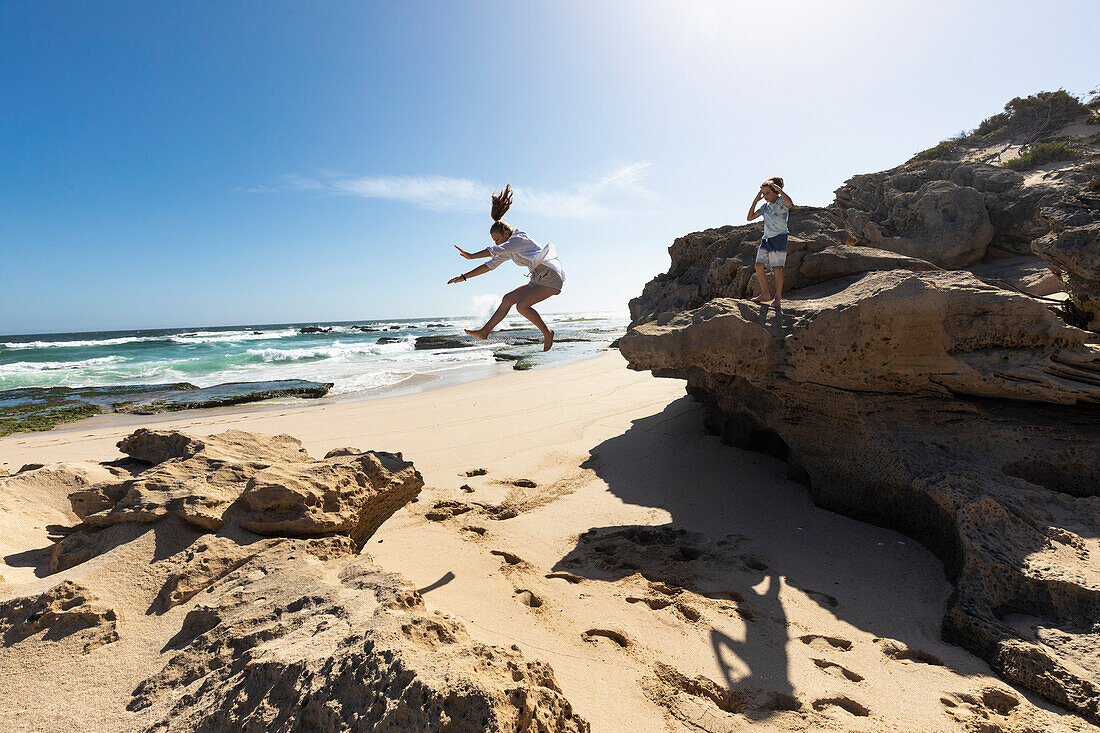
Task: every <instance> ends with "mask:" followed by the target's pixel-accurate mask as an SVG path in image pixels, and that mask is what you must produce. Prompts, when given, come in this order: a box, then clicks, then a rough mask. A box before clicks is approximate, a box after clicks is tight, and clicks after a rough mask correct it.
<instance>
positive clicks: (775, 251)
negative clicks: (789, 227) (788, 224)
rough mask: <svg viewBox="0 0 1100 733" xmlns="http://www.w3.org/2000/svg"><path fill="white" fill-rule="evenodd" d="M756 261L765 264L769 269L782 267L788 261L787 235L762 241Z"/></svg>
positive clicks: (783, 234)
mask: <svg viewBox="0 0 1100 733" xmlns="http://www.w3.org/2000/svg"><path fill="white" fill-rule="evenodd" d="M756 261H757V262H763V263H764V264H765V265H767V266H768V267H782V266H783V263H784V262H786V261H787V233H786V232H783V233H782V234H776V235H775V236H774V237H771V238H770V239H769V238H764V239H761V240H760V246H759V247H758V248H757V250H756Z"/></svg>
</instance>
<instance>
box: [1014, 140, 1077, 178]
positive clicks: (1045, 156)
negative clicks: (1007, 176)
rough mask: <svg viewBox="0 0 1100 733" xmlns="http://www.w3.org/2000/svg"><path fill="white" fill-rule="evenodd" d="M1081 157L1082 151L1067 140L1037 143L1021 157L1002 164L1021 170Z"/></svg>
mask: <svg viewBox="0 0 1100 733" xmlns="http://www.w3.org/2000/svg"><path fill="white" fill-rule="evenodd" d="M1079 157H1081V151H1079V150H1078V149H1077V148H1075V147H1073V146H1072V145H1070V144H1069V143H1066V142H1062V141H1057V142H1052V143H1035V144H1034V145H1032V146H1030V147H1029V148H1028V149H1027V150H1026V151H1025V152H1023V153H1021V154H1020V157H1019V158H1013V159H1012V160H1009V161H1005V162H1004V163H1002V164H1001V165H1002V166H1003V167H1005V168H1011V169H1012V170H1014V171H1021V170H1028V169H1030V168H1034V167H1036V166H1040V165H1042V164H1043V163H1050V162H1051V161H1055V160H1076V159H1077V158H1079Z"/></svg>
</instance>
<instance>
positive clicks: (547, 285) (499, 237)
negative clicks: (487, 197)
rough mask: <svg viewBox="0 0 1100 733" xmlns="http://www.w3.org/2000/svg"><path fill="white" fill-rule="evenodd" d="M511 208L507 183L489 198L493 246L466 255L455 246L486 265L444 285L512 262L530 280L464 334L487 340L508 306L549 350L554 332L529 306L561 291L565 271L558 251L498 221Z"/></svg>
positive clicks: (509, 185)
mask: <svg viewBox="0 0 1100 733" xmlns="http://www.w3.org/2000/svg"><path fill="white" fill-rule="evenodd" d="M511 205H512V184H510V183H509V184H508V185H507V186H506V187H505V188H504V190H503V191H501V192H500V193H498V194H495V195H494V196H493V209H492V217H493V225H492V226H491V227H489V236H490V237H492V238H493V244H491V245H489V246H488V247H486V248H485V249H483V250H481V251H480V252H473V253H470V252H467V251H465V250H464V249H462V248H461V247H459V246H458V245H457V244H456V245H455V249H457V250H458V252H459V254H461V255H462V256H463V257H465V258H466V259H468V260H476V259H482V258H485V257H489V258H491V259H490V260H489V261H488V262H486V263H485V264H482V265H478V266H477V267H475V268H474V269H472V270H470V271H469V272H467V273H463V274H462V275H459V276H458V277H452V278H451V279H450V280H448V281H447V284H448V285H453V284H454V283H457V282H465V281H466V280H468V279H469V278H471V277H476V276H478V275H484V274H485V273H487V272H489V270H494V269H496V268H497V266H498V265H500V264H501V263H502V262H504V261H505V260H512V262H515V263H516V264H517V265H521V266H523V267H526V268H527V269H528V270H530V271H531V281H530V282H529V283H527V284H526V285H524V286H522V287H518V288H516V289H515V290H513V291H512V292H510V293H508V294H507V295H505V296H504V298H502V299H501V301H500V307H499V308H497V310H496V313H494V314H493V315H492V317H491V318H490V319H489V320H488V321H487V322H486V323H485V325H484V326H482V327H481V328H478V329H473V330H471V329H466V333H468V334H470V335H471V336H477V337H478V338H479V339H481V340H483V341H484V340H485V339H487V338H489V334H490V332H492V330H493V329H494V328H496V327H497V324H498V323H500V322H501V321H502V320H504V316H506V315H508V311H509V310H511V308H512V306H513V305H514V306H515V307H516V310H517V311H519V313H520V315H522V316H523V317H524V318H526V319H527V320H529V321H530V322H531V323H533V324H535V327H536V328H537V329H538V330H539V331H542V350H543V351H549V349H550V347H551V346H553V345H554V332H553V331H551V330H550V329H549V328H547V327H546V324H545V323H544V322H543V320H542V317H541V316H539V314H538V313H537V312H536V311H535V309H534V308H532V306H533V305H534V304H535V303H540V302H542V301H544V300H546V299H547V298H549V297H550V296H552V295H557V294H558V293H560V292H561V288H562V285H564V284H565V271H564V270H563V269H562V267H561V262H559V261H558V252H557V250H556V249H555V248H554V245H552V244H547V245H546V246H545V247H543V246H541V245H539V244H538V243H537V242H536V241H535V240H533V239H531V238H530V237H529V236H527V233H526V232H522V231H520V230H519V229H516V228H515V227H514V226H512V225H511V224H508V223H506V222H503V221H501V218H502V217H503V216H504V214H505V213H507V211H508V209H509V207H511Z"/></svg>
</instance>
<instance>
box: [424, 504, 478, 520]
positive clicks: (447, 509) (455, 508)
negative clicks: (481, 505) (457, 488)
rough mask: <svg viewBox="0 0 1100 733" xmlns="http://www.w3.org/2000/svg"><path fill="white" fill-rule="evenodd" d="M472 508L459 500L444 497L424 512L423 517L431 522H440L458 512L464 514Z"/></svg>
mask: <svg viewBox="0 0 1100 733" xmlns="http://www.w3.org/2000/svg"><path fill="white" fill-rule="evenodd" d="M472 509H473V507H472V506H470V505H469V504H463V503H462V502H461V501H455V500H454V499H444V500H442V501H437V502H436V503H435V504H434V505H433V506H432V508H431V509H429V510H428V511H427V512H426V513H425V514H424V518H425V519H428V520H430V521H432V522H442V521H444V520H446V519H450V518H451V517H457V516H458V515H459V514H465V513H466V512H468V511H471V510H472Z"/></svg>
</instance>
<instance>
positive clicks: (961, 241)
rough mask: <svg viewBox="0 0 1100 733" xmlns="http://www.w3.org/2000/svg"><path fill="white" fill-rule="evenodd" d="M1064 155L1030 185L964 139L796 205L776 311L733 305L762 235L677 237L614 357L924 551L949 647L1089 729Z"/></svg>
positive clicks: (1093, 500) (1090, 527)
mask: <svg viewBox="0 0 1100 733" xmlns="http://www.w3.org/2000/svg"><path fill="white" fill-rule="evenodd" d="M1057 134H1060V133H1058V131H1055V132H1053V133H1051V135H1057ZM1075 144H1077V145H1078V146H1079V147H1080V148H1081V149H1082V150H1083V151H1084V152H1083V155H1084V156H1085V158H1084V160H1085V161H1086V162H1084V163H1082V162H1081V161H1070V162H1063V163H1060V164H1058V165H1055V166H1053V167H1050V166H1048V170H1046V171H1045V172H1041V175H1032V174H1028V175H1025V174H1022V173H1019V172H1016V171H1012V170H1006V169H1005V168H1002V167H999V166H996V165H991V164H989V163H986V162H981V161H980V160H978V158H980V157H981V155H980V154H981V153H982V152H983V151H981V150H979V147H980V146H979V145H978V143H977V142H975V143H974V145H973V146H972V149H966V148H965V146H959V145H956V147H954V148H953V150H954V151H955V154H954V155H953V158H954V159H951V160H925V161H916V159H915V162H914V161H911V162H910V163H908V164H906V165H903V166H899V167H898V168H895V169H892V170H890V171H885V172H882V173H875V174H870V175H864V176H856V177H854V178H852V179H851V180H849V181H848V182H847V183H846V184H845V185H844V186H843V187H842V188H841V189H839V190H838V191H837V197H836V201H835V203H834V204H833V205H832V206H831V207H828V208H826V209H810V208H796V209H794V210H793V211H792V212H791V222H792V228H791V247H790V250H789V255H788V263H787V264H788V267H787V272H789V273H790V274H789V276H788V277H787V278H785V279H786V280H787V282H788V283H789V292H788V293H787V294H786V295H785V297H784V300H783V309H782V311H778V312H777V311H775V310H774V309H773V308H771V307H770V306H761V305H759V304H756V303H752V302H749V301H747V300H744V298H746V297H747V296H749V295H751V294H752V293H753V292H755V291H754V284H753V282H752V280H753V274H752V271H751V263H752V259H751V255H752V253H753V250H754V247H755V243H756V241H758V239H759V237H760V225H759V224H757V225H753V226H742V227H725V228H723V229H718V230H709V231H707V232H701V233H697V234H691V235H688V236H686V237H683V238H681V239H678V240H676V242H675V243H674V244H673V246H672V247H671V248H670V254H671V256H672V266H671V268H670V270H669V273H668V274H667V275H661V276H658V278H656V279H655V280H654V281H652V282H651V283H649V284H648V285H647V286H646V288H645V290H644V291H643V293H642V295H641V296H640V297H639V298H636V299H634V300H633V301H631V304H630V306H631V316H632V318H633V324H632V327H631V330H630V331H629V332H628V333H627V335H626V336H624V337H623V339H622V341H621V343H620V349H621V351H622V353H623V355H624V356H625V357H626V358H627V359H628V360H629V362H630V365H631V367H632V368H635V369H648V370H652V371H653V373H654V374H656V375H658V376H668V377H676V378H682V379H686V380H687V382H688V391H689V393H691V394H692V395H693V396H695V397H696V398H697V399H699V400H701V401H702V402H703V403H704V404H705V405H706V407H707V411H708V426H709V427H710V428H711V429H712V430H713V431H714V432H716V433H719V434H721V435H722V436H723V438H724V439H725V440H726V441H728V442H730V443H732V444H735V445H739V446H742V447H747V448H751V449H755V450H761V451H765V452H768V453H771V454H773V455H776V456H778V457H780V458H782V459H784V460H786V461H787V463H788V467H789V473H790V475H791V476H792V477H794V478H796V479H798V480H801V481H803V482H804V483H805V484H806V485H807V487H808V489H809V492H810V495H811V496H812V497H813V499H814V501H815V502H816V503H818V504H820V505H822V506H825V507H827V508H830V509H833V510H835V511H840V512H843V513H845V514H848V515H851V516H854V517H857V518H860V519H864V520H867V521H872V522H875V523H877V524H881V525H884V526H888V527H891V528H895V529H898V530H900V531H903V532H905V533H907V534H909V535H911V536H913V537H915V538H917V539H919V540H920V541H921V542H923V543H924V544H925V545H926V546H928V547H929V548H930V549H931V550H932V551H933V552H935V553H936V554H937V555H938V556H939V557H940V559H941V560H942V561H943V563H944V568H945V571H946V572H947V574H948V576H949V578H950V579H951V580H952V581H953V582H954V583H955V585H956V592H955V594H954V595H953V596H952V599H951V602H950V605H949V608H948V609H947V612H946V614H945V617H944V620H943V634H944V637H945V638H946V639H948V640H949V641H953V642H955V643H958V644H960V645H961V646H963V647H965V648H967V649H969V650H971V651H972V652H974V653H975V654H977V655H979V656H981V657H982V658H983V659H985V660H987V661H988V662H989V663H990V665H991V666H992V667H993V668H994V669H995V670H996V671H997V672H998V673H999V674H1001V675H1002V676H1003V677H1004V678H1005V679H1006V680H1008V681H1010V682H1012V683H1014V684H1018V685H1020V686H1022V687H1024V688H1027V689H1030V690H1032V691H1034V692H1037V693H1038V694H1040V695H1042V696H1044V697H1046V698H1047V699H1049V700H1052V701H1054V702H1057V703H1059V704H1060V705H1063V706H1065V707H1067V708H1069V709H1071V710H1073V711H1075V712H1077V713H1079V714H1081V715H1083V716H1085V717H1087V718H1088V719H1090V720H1092V721H1093V722H1100V672H1098V670H1100V657H1098V656H1097V655H1098V650H1100V626H1097V619H1100V575H1097V572H1096V567H1097V563H1098V562H1100V545H1097V538H1098V537H1100V337H1098V336H1097V334H1096V333H1094V332H1090V331H1088V330H1084V329H1082V328H1080V326H1087V327H1089V328H1093V329H1095V328H1096V327H1097V324H1098V323H1100V321H1098V320H1097V315H1100V310H1098V309H1097V305H1098V304H1100V300H1097V294H1098V293H1100V279H1098V277H1097V275H1098V273H1100V270H1098V269H1097V266H1096V263H1097V262H1100V249H1098V243H1097V238H1096V237H1097V232H1098V231H1100V206H1098V205H1097V204H1098V203H1100V199H1097V198H1096V197H1095V194H1092V193H1089V192H1088V191H1087V190H1086V188H1087V186H1086V184H1087V182H1088V181H1089V180H1091V179H1090V178H1089V176H1090V175H1092V174H1091V173H1090V172H1089V170H1088V165H1089V164H1088V162H1087V161H1088V156H1090V155H1092V156H1094V155H1096V154H1097V152H1098V151H1100V148H1098V147H1097V146H1096V144H1095V143H1094V142H1091V141H1089V140H1088V139H1077V141H1076V143H1075ZM1032 250H1034V252H1035V253H1038V254H1040V255H1041V256H1042V257H1043V258H1044V259H1043V260H1039V259H1036V258H1035V257H1034V256H1033V252H1032ZM891 253H893V254H891ZM891 258H893V259H891ZM1044 261H1045V263H1048V264H1049V269H1050V270H1052V272H1048V271H1047V268H1045V267H1044V266H1043V265H1041V264H1039V263H1042V262H1044ZM962 268H968V269H965V270H964V269H962ZM1051 274H1053V275H1055V276H1057V277H1058V278H1059V280H1060V284H1062V285H1064V286H1065V287H1066V288H1067V289H1068V291H1069V297H1070V305H1069V306H1068V307H1066V308H1061V307H1059V306H1058V305H1057V304H1055V303H1051V302H1048V301H1045V300H1043V299H1041V298H1036V297H1035V296H1037V295H1050V294H1051V292H1052V290H1053V289H1054V288H1053V287H1052V285H1053V284H1054V283H1053V281H1052V279H1051V277H1050V275H1051ZM899 582H903V581H899Z"/></svg>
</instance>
